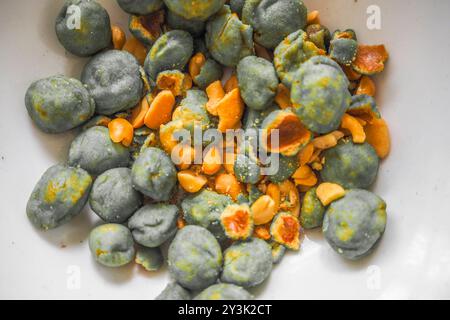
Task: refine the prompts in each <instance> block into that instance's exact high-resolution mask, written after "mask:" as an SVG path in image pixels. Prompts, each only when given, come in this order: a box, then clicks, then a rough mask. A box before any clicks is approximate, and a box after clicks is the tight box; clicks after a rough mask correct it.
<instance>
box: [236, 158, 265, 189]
mask: <svg viewBox="0 0 450 320" xmlns="http://www.w3.org/2000/svg"><path fill="white" fill-rule="evenodd" d="M234 174H235V175H236V178H237V179H238V180H239V181H240V182H243V183H251V184H255V183H257V182H258V181H259V179H260V178H261V168H260V167H259V165H258V163H257V162H256V159H254V158H253V157H251V156H246V155H245V154H238V155H237V156H236V161H235V162H234Z"/></svg>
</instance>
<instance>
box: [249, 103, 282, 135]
mask: <svg viewBox="0 0 450 320" xmlns="http://www.w3.org/2000/svg"><path fill="white" fill-rule="evenodd" d="M279 109H280V108H279V107H278V105H276V104H272V105H271V106H270V107H268V108H267V109H265V110H255V109H250V108H245V112H244V117H243V120H242V128H243V129H245V130H246V129H261V125H262V123H263V121H264V119H265V118H267V116H268V115H269V114H271V113H272V112H273V111H276V110H279Z"/></svg>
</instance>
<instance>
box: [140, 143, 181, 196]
mask: <svg viewBox="0 0 450 320" xmlns="http://www.w3.org/2000/svg"><path fill="white" fill-rule="evenodd" d="M131 177H132V180H133V186H134V188H135V189H136V190H138V191H140V192H142V193H143V194H144V195H146V196H148V197H150V198H152V199H153V200H155V201H167V200H169V198H170V195H171V194H172V191H173V189H174V187H175V185H176V183H177V170H176V169H175V165H174V164H173V162H172V160H171V159H170V157H169V156H168V155H167V154H166V153H165V152H164V151H162V150H161V149H158V148H147V149H145V150H144V151H143V152H142V153H141V154H140V155H139V157H138V158H137V159H136V161H135V162H134V164H133V167H132V169H131Z"/></svg>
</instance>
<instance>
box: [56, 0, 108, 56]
mask: <svg viewBox="0 0 450 320" xmlns="http://www.w3.org/2000/svg"><path fill="white" fill-rule="evenodd" d="M78 23H79V24H78ZM55 31H56V36H57V37H58V40H59V42H60V43H61V44H62V45H63V47H64V48H65V49H66V50H67V51H69V52H70V53H72V54H74V55H77V56H81V57H86V56H91V55H93V54H95V53H97V52H99V51H101V50H103V49H106V48H107V47H109V46H110V45H111V43H112V40H111V39H112V36H111V23H110V20H109V15H108V12H107V11H106V10H105V9H104V8H103V7H102V6H101V5H100V4H99V3H98V2H96V1H91V0H67V1H65V3H64V5H63V7H62V8H61V11H60V12H59V14H58V16H57V17H56V23H55Z"/></svg>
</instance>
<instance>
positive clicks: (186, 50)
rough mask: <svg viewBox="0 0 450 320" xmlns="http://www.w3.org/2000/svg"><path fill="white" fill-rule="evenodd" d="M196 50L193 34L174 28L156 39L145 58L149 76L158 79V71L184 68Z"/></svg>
mask: <svg viewBox="0 0 450 320" xmlns="http://www.w3.org/2000/svg"><path fill="white" fill-rule="evenodd" d="M193 51H194V40H193V39H192V36H191V35H190V34H189V33H188V32H186V31H182V30H172V31H169V32H167V33H165V34H164V35H162V36H161V37H159V39H158V40H156V42H155V44H154V45H153V46H152V48H151V49H150V52H149V53H148V55H147V58H146V59H145V63H144V68H145V72H146V73H147V75H148V77H149V78H150V79H152V80H153V81H156V77H157V76H158V73H160V72H161V71H165V70H183V68H184V67H185V66H186V64H187V63H188V61H189V59H190V58H191V56H192V52H193Z"/></svg>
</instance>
